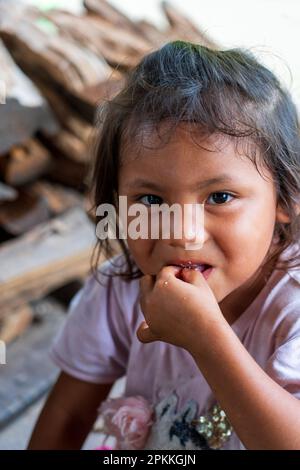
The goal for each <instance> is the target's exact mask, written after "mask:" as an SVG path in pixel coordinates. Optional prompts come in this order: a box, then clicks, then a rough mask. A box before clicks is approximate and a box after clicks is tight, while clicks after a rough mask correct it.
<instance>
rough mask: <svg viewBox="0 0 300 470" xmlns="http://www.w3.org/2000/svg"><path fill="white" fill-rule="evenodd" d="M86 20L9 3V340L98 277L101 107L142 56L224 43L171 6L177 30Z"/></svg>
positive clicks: (2, 125) (109, 17) (3, 14)
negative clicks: (68, 291) (94, 215)
mask: <svg viewBox="0 0 300 470" xmlns="http://www.w3.org/2000/svg"><path fill="white" fill-rule="evenodd" d="M84 7H85V11H84V13H83V14H82V15H75V14H72V13H70V12H68V11H64V10H58V9H53V10H48V11H40V10H38V9H36V8H33V7H29V6H24V5H22V4H20V3H18V2H16V4H15V5H14V4H13V2H12V1H10V2H3V3H1V2H0V65H1V67H0V266H1V271H0V339H4V340H5V341H8V342H10V341H12V340H14V339H16V337H18V336H20V335H21V334H23V333H24V331H25V330H26V329H28V328H29V327H30V325H32V322H33V320H34V312H33V308H32V305H33V303H34V302H37V301H40V300H42V299H43V298H45V296H47V295H48V294H49V293H51V292H53V291H55V290H57V289H58V288H62V287H63V286H66V285H69V284H70V283H72V282H74V281H79V285H80V283H82V281H83V280H84V278H85V276H86V275H87V274H88V272H89V268H90V257H91V252H92V249H93V247H94V245H95V242H96V238H95V227H94V223H93V220H91V218H90V217H89V216H88V215H87V212H88V209H89V207H90V206H89V202H88V196H89V195H88V188H87V184H86V179H85V178H86V174H87V169H88V165H89V161H90V155H91V151H90V148H91V143H92V137H93V124H94V116H95V110H96V107H97V105H98V104H99V103H100V102H101V101H102V100H105V99H107V98H109V97H111V96H113V94H115V93H116V92H117V91H118V90H119V89H120V87H122V84H123V83H124V78H125V77H126V74H127V73H128V71H129V70H130V69H131V68H132V67H133V66H134V65H135V64H137V63H138V62H139V60H140V59H141V58H142V56H143V55H144V54H146V53H148V52H150V51H151V50H154V49H155V48H157V47H159V46H160V45H162V44H164V43H165V42H167V41H169V40H173V39H186V40H192V41H197V42H198V43H201V44H205V45H208V46H211V47H214V46H215V44H214V42H213V41H212V40H211V39H210V38H209V37H207V35H206V34H205V33H204V32H203V31H200V30H199V29H198V28H197V27H196V26H195V25H194V24H192V22H191V21H190V20H189V19H188V18H185V17H184V16H183V15H182V14H181V13H180V12H179V11H177V10H176V9H175V8H174V7H173V6H172V5H171V4H169V3H167V2H163V4H162V8H163V11H164V13H165V15H166V18H167V20H168V27H167V28H166V29H165V30H160V29H158V28H157V27H156V26H154V25H153V24H151V23H149V22H147V21H136V22H134V21H132V20H131V19H129V18H128V17H126V16H125V15H124V14H123V13H121V12H120V11H118V10H117V9H115V8H114V7H113V6H111V5H110V4H109V3H108V2H106V1H104V0H85V1H84Z"/></svg>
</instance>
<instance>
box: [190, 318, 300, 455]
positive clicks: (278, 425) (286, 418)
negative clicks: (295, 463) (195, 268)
mask: <svg viewBox="0 0 300 470" xmlns="http://www.w3.org/2000/svg"><path fill="white" fill-rule="evenodd" d="M200 327H201V329H202V331H201V343H200V342H199V335H198V338H197V335H196V337H195V340H194V341H193V342H192V343H191V347H190V349H189V352H190V353H191V354H192V356H193V358H194V359H195V361H196V363H197V365H198V367H199V369H200V370H201V372H202V374H203V375H204V377H205V379H206V380H207V382H208V384H209V385H210V387H211V389H212V391H213V393H214V395H215V397H216V399H217V400H218V402H219V404H220V406H221V407H222V408H223V410H224V411H225V413H226V415H227V417H228V420H229V421H230V423H231V425H232V426H233V428H234V430H235V432H236V433H237V435H238V437H239V438H240V440H241V441H242V442H243V444H244V446H245V447H246V448H247V449H264V450H270V449H275V450H276V449H278V450H280V449H284V450H288V449H291V450H300V431H299V430H300V401H299V400H298V399H297V398H295V397H294V396H293V395H291V394H290V393H289V392H287V391H286V390H284V389H283V388H282V387H281V386H280V385H278V384H277V383H276V382H275V381H274V380H272V379H271V378H270V377H269V376H268V375H267V374H266V373H265V372H264V371H263V369H261V367H260V366H259V365H258V364H257V363H256V362H255V361H254V359H253V358H252V357H251V355H250V354H249V353H248V351H247V350H246V349H245V348H244V346H243V345H242V343H241V342H240V340H239V339H238V337H237V336H236V335H235V333H234V332H233V330H232V329H231V327H230V326H229V325H228V323H227V322H226V320H224V322H212V323H209V322H208V323H207V324H206V329H207V331H205V332H204V333H205V334H203V324H202V325H199V328H200Z"/></svg>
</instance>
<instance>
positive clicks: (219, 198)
mask: <svg viewBox="0 0 300 470" xmlns="http://www.w3.org/2000/svg"><path fill="white" fill-rule="evenodd" d="M228 196H229V197H230V198H234V195H233V194H230V193H226V192H223V191H222V192H218V193H212V194H211V195H210V197H209V198H208V199H207V201H209V200H210V199H211V200H212V201H213V202H211V203H210V204H212V205H219V206H220V205H221V204H225V203H226V202H228Z"/></svg>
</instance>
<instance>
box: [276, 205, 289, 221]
mask: <svg viewBox="0 0 300 470" xmlns="http://www.w3.org/2000/svg"><path fill="white" fill-rule="evenodd" d="M276 221H277V222H280V223H282V224H288V223H290V222H291V220H290V217H289V215H288V214H287V212H286V210H284V209H283V207H282V206H281V205H280V204H278V205H277V208H276Z"/></svg>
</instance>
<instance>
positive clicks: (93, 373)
mask: <svg viewBox="0 0 300 470" xmlns="http://www.w3.org/2000/svg"><path fill="white" fill-rule="evenodd" d="M108 271H109V261H106V262H105V263H104V264H103V265H102V266H101V267H100V269H99V278H100V280H101V284H100V283H99V282H98V281H97V280H96V279H95V278H94V277H92V276H90V277H89V278H88V279H87V280H86V282H85V284H84V286H83V287H82V289H81V290H80V291H78V292H77V294H76V295H75V297H74V298H73V299H72V301H71V303H70V307H69V311H68V314H67V320H66V322H65V324H64V325H63V327H62V329H61V330H60V331H59V333H58V335H57V336H56V338H55V340H54V342H53V344H52V347H51V349H50V357H51V359H52V360H53V362H54V363H55V364H56V365H57V366H58V367H59V368H60V369H61V370H63V371H64V372H66V373H67V374H69V375H71V376H73V377H75V378H78V379H81V380H84V381H87V382H92V383H113V382H114V381H115V380H117V379H118V378H120V377H122V376H123V375H124V374H126V368H127V363H128V358H129V350H130V345H131V337H132V335H131V332H130V326H129V325H128V322H127V321H126V317H125V315H124V314H123V312H122V311H121V308H120V299H118V298H117V295H116V290H118V289H117V286H114V281H116V279H118V282H122V281H120V278H116V277H114V278H111V277H108V276H106V275H105V274H103V273H105V272H108ZM123 282H124V281H123ZM102 284H103V285H102ZM123 290H124V289H123ZM126 305H128V303H127V304H126ZM127 316H128V312H127Z"/></svg>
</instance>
